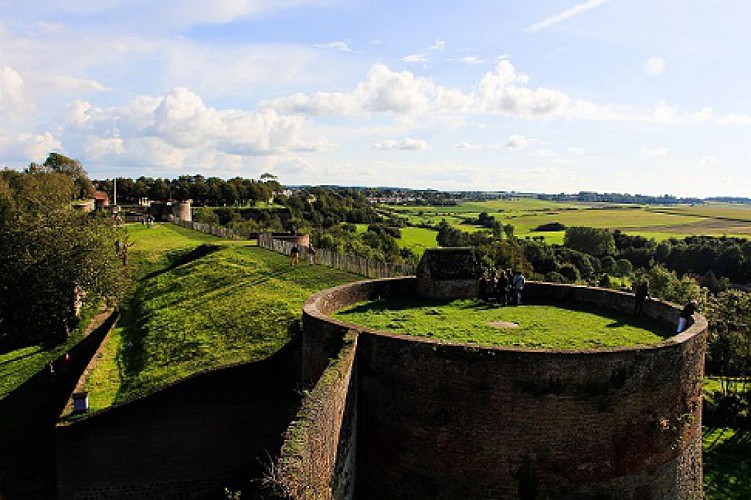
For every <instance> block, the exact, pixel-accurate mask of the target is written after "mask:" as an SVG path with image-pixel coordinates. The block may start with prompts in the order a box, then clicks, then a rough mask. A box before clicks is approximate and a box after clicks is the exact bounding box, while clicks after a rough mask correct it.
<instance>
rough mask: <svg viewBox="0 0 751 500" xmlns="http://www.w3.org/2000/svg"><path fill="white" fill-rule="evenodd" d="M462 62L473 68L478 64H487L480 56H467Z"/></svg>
mask: <svg viewBox="0 0 751 500" xmlns="http://www.w3.org/2000/svg"><path fill="white" fill-rule="evenodd" d="M460 60H461V62H463V63H465V64H469V65H472V66H475V65H477V64H485V59H483V58H481V57H480V56H465V57H462V58H461V59H460Z"/></svg>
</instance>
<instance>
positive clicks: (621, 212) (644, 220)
mask: <svg viewBox="0 0 751 500" xmlns="http://www.w3.org/2000/svg"><path fill="white" fill-rule="evenodd" d="M378 210H379V212H380V213H382V214H393V215H396V216H399V217H403V218H405V219H406V220H407V221H408V222H409V223H410V224H415V225H416V224H425V223H430V224H434V225H437V224H438V223H440V222H441V220H446V222H448V223H449V224H451V225H452V226H453V227H456V228H458V229H461V230H464V231H477V230H480V229H482V228H480V227H476V226H474V225H468V224H462V222H463V221H466V220H472V219H477V217H478V216H479V214H480V213H481V212H487V213H488V214H489V215H492V216H494V217H495V218H496V219H498V220H499V221H501V222H502V223H503V224H512V225H513V226H514V230H515V235H516V236H517V237H521V238H525V237H533V236H542V237H544V238H545V241H546V242H548V243H557V244H561V243H562V242H563V234H564V233H563V231H554V232H536V231H533V229H535V228H536V227H537V226H539V225H542V224H548V223H551V222H560V223H562V224H564V225H566V226H568V227H570V226H589V227H598V228H608V229H620V230H622V231H623V232H625V233H627V234H633V235H642V236H645V237H648V238H654V239H656V240H664V239H667V238H671V237H675V238H682V237H685V236H691V235H711V236H723V235H725V236H738V237H742V238H749V237H751V205H735V204H720V203H715V204H706V205H700V206H693V205H676V206H668V207H664V206H640V205H617V204H611V203H558V202H553V201H543V200H537V199H529V198H520V199H515V200H494V201H485V202H467V203H462V204H459V205H457V206H448V207H434V206H390V205H379V207H378Z"/></svg>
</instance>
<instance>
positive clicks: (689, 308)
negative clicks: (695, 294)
mask: <svg viewBox="0 0 751 500" xmlns="http://www.w3.org/2000/svg"><path fill="white" fill-rule="evenodd" d="M698 306H699V304H698V303H697V302H696V301H695V300H692V301H691V302H689V303H688V304H686V305H685V307H684V308H683V310H682V311H681V314H680V315H679V316H678V329H677V330H676V333H681V332H682V331H684V330H685V329H686V328H688V322H689V320H690V319H691V317H692V316H693V315H694V313H695V312H696V308H697V307H698Z"/></svg>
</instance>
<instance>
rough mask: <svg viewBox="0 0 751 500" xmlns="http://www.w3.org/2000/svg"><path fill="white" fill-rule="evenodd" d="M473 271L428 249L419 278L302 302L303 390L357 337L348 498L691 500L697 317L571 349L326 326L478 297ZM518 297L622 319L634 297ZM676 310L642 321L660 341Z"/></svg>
mask: <svg viewBox="0 0 751 500" xmlns="http://www.w3.org/2000/svg"><path fill="white" fill-rule="evenodd" d="M426 259H427V262H426ZM431 260H432V262H431ZM452 262H461V263H462V264H461V265H460V266H459V265H454V266H452ZM447 266H448V267H447ZM460 269H464V270H466V272H464V273H463V272H461V271H460ZM477 272H478V268H476V267H475V265H474V264H473V263H472V259H471V254H470V253H469V250H466V249H464V250H461V249H460V250H457V249H452V250H451V252H445V253H442V251H441V250H437V251H428V252H426V254H425V256H424V257H423V262H421V263H420V266H419V267H418V276H416V277H401V278H389V279H380V280H369V281H362V282H357V283H351V284H347V285H343V286H339V287H336V288H332V289H329V290H325V291H323V292H320V293H318V294H316V295H314V296H313V297H311V298H310V299H309V300H308V301H307V302H306V303H305V305H304V308H303V359H302V363H303V376H304V377H305V381H306V382H307V383H308V384H312V383H314V382H315V381H316V380H318V378H319V377H320V375H321V373H322V372H323V371H324V369H325V368H326V366H327V365H328V363H329V360H330V359H331V358H334V357H336V355H337V352H338V351H339V349H340V348H341V346H342V343H343V338H344V336H345V334H348V333H349V334H350V335H351V334H352V333H355V334H356V336H357V342H356V346H357V347H356V356H355V362H354V363H355V364H354V370H353V376H352V377H353V379H352V383H351V386H350V391H351V392H353V393H355V394H356V401H357V403H356V420H355V421H356V424H355V425H356V443H355V447H356V452H355V457H356V458H355V461H354V462H355V466H354V468H353V470H354V471H355V473H354V477H350V478H348V481H350V482H353V483H354V497H355V498H522V499H527V498H528V499H533V498H556V499H557V498H571V499H574V498H576V499H579V498H614V499H621V498H622V499H637V498H638V499H643V498H644V499H647V498H653V499H660V498H701V497H702V456H701V437H702V433H701V430H702V428H701V409H702V379H703V374H704V373H703V367H704V354H705V350H706V332H707V322H706V319H705V318H704V317H703V316H701V315H698V314H695V315H694V317H693V322H692V324H691V325H690V327H689V328H688V329H687V330H685V331H684V332H682V333H680V334H677V335H674V336H672V337H669V338H666V339H665V340H663V341H661V342H658V343H655V344H650V345H633V346H625V347H617V348H597V349H579V350H556V349H530V348H523V347H515V346H509V347H507V346H481V345H476V344H458V343H450V342H446V341H439V340H434V339H430V338H427V337H415V336H406V335H399V334H395V333H388V332H384V331H378V330H374V329H371V328H367V327H363V326H359V325H354V324H350V323H346V322H343V321H340V320H337V319H334V318H332V317H331V316H332V315H333V314H334V313H335V312H336V311H339V310H341V309H343V308H346V307H349V306H353V305H355V304H358V303H361V302H365V301H372V300H378V299H381V298H384V297H390V298H399V297H404V298H411V297H416V296H421V297H427V296H429V297H433V298H441V299H448V298H454V297H461V298H466V297H470V296H475V297H476V282H477V278H478V276H477V275H476V273H477ZM472 280H474V283H473V282H472ZM473 294H474V295H473ZM524 297H525V301H528V302H534V301H559V302H562V303H572V304H573V303H575V304H579V305H586V306H587V307H590V308H591V307H595V308H599V309H603V310H611V311H618V312H621V313H623V312H628V313H630V312H631V311H633V307H634V296H633V295H632V294H628V293H623V292H618V291H614V290H608V289H601V288H590V287H585V286H576V285H560V284H551V283H540V282H528V283H527V285H526V287H525V290H524ZM521 307H524V306H521ZM679 313H680V309H679V308H678V307H676V306H675V305H672V304H668V303H665V302H661V301H656V300H649V301H648V302H647V303H646V304H645V306H644V312H643V314H645V315H646V316H648V317H649V318H651V319H652V320H654V321H657V322H660V323H662V324H664V325H665V328H669V329H673V330H674V329H675V325H676V324H677V322H678V315H679Z"/></svg>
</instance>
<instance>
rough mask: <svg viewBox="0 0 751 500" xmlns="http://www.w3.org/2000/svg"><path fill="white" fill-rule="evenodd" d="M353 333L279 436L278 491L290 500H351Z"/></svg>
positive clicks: (354, 396)
mask: <svg viewBox="0 0 751 500" xmlns="http://www.w3.org/2000/svg"><path fill="white" fill-rule="evenodd" d="M356 348H357V333H355V332H350V333H349V334H347V335H346V337H345V339H344V345H343V346H342V349H341V351H339V355H338V357H337V358H336V359H335V360H333V361H332V362H331V363H330V364H329V366H328V367H327V368H326V370H325V371H324V372H323V374H322V375H321V377H320V379H319V380H318V383H317V384H316V385H315V387H314V388H313V390H312V391H311V393H310V396H309V397H308V398H307V399H306V400H305V403H304V404H303V407H302V409H301V410H300V411H299V412H298V414H297V415H296V416H295V420H294V422H293V423H292V425H291V426H290V427H289V428H288V429H287V432H286V433H285V444H284V446H283V447H282V452H281V455H280V457H281V458H280V460H279V464H280V486H281V487H282V489H283V491H284V492H285V493H286V495H287V496H290V497H293V498H351V497H352V495H353V493H354V486H355V457H356V446H355V444H356V440H357V375H356V373H357V372H356V367H355V350H356Z"/></svg>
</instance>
